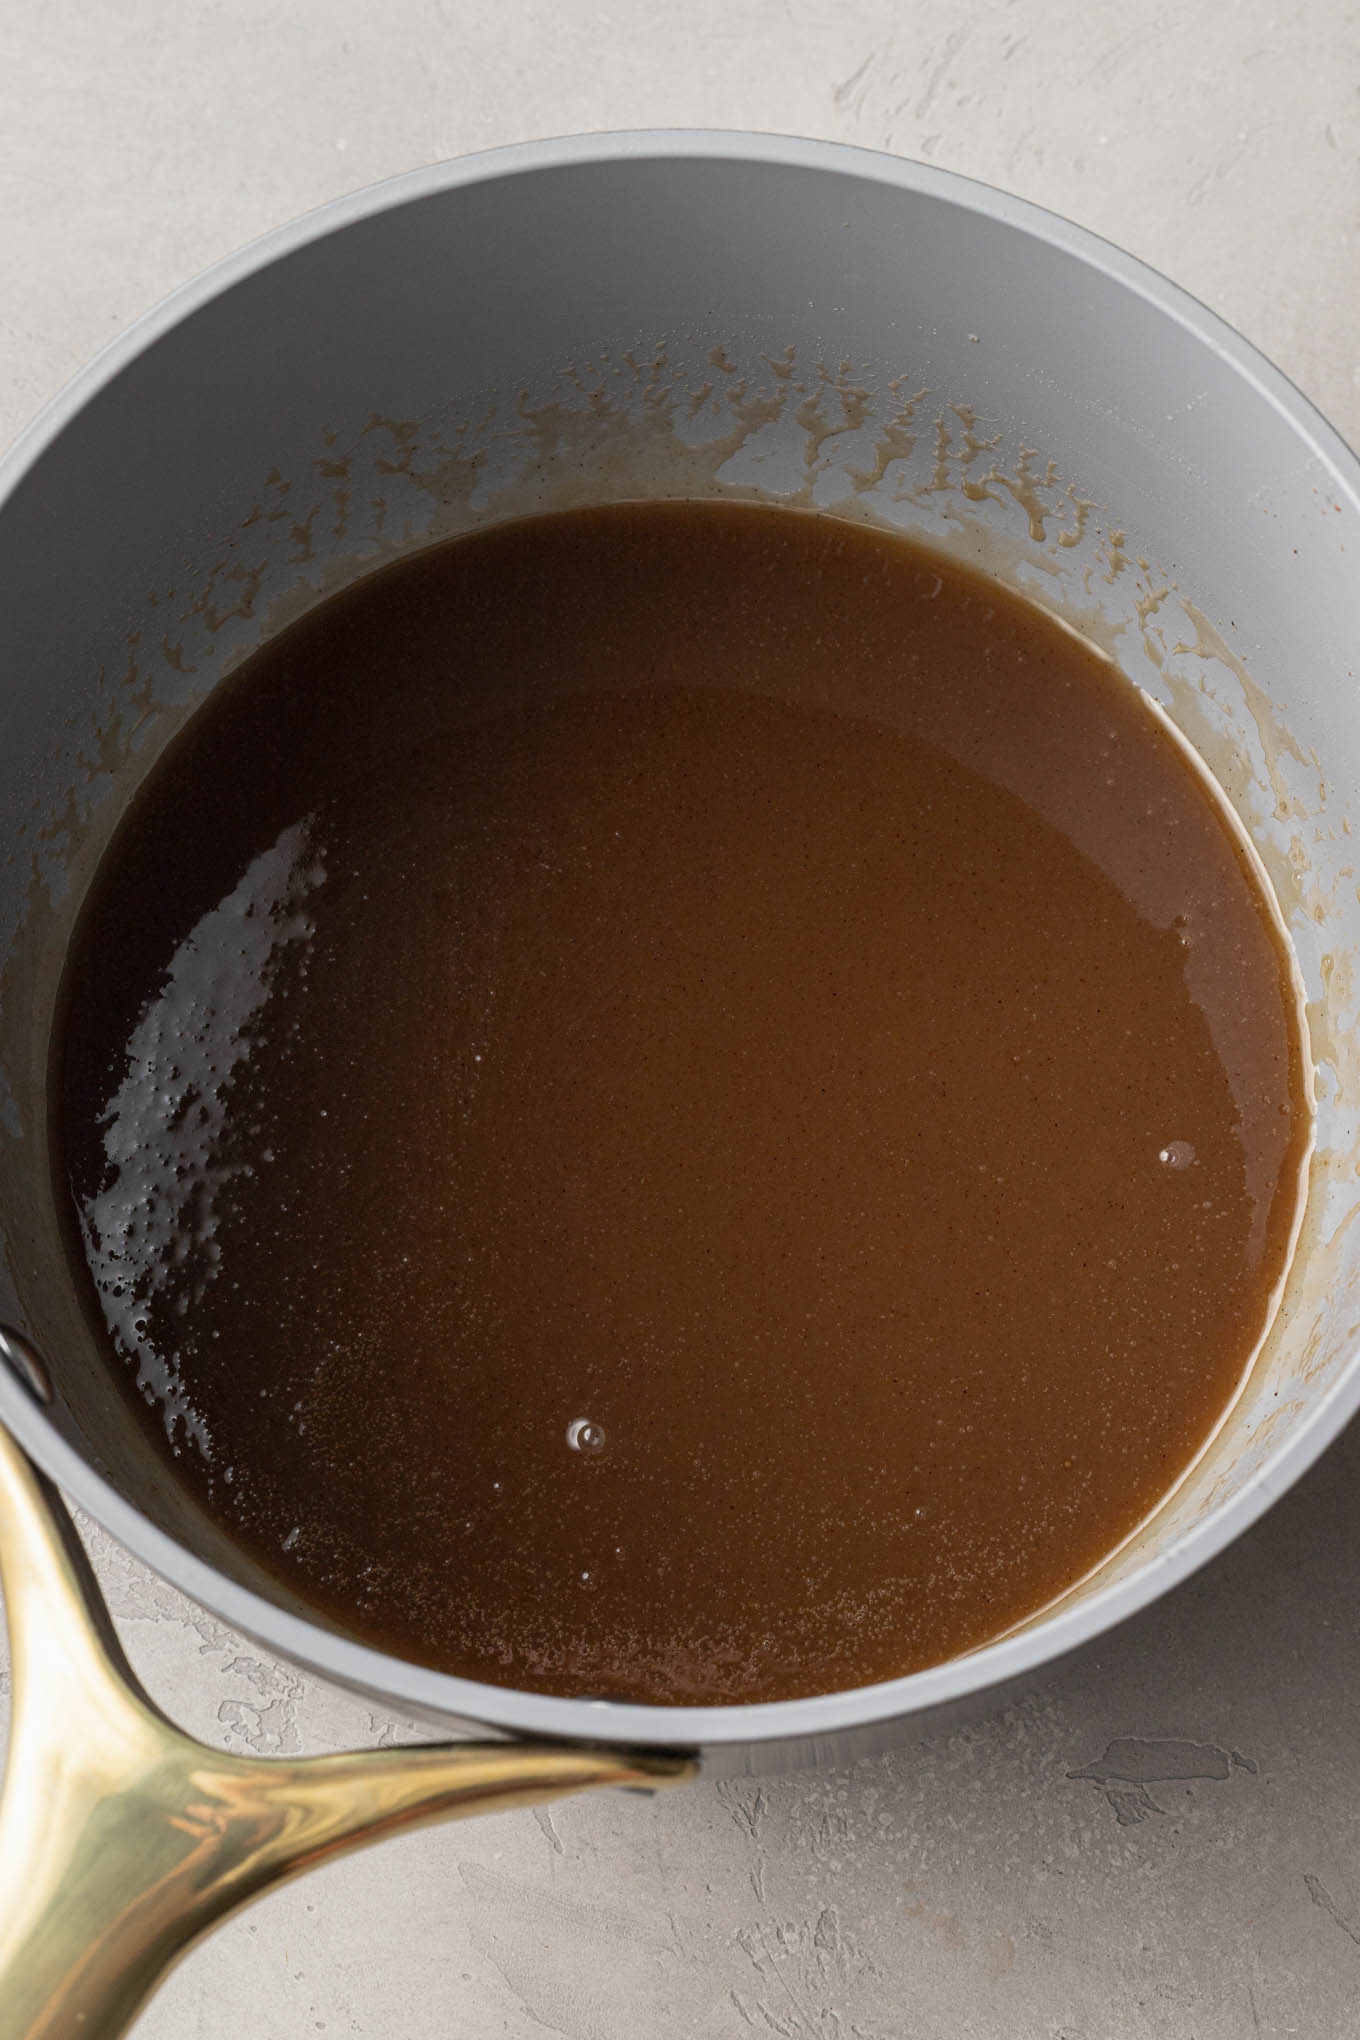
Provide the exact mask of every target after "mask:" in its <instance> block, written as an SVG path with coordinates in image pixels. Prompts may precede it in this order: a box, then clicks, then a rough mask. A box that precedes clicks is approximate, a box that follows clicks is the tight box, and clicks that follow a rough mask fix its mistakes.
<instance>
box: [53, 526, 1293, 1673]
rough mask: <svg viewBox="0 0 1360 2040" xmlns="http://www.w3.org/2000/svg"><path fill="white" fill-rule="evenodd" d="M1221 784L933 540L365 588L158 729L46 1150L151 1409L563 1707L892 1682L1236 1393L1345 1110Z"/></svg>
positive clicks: (1136, 1517)
mask: <svg viewBox="0 0 1360 2040" xmlns="http://www.w3.org/2000/svg"><path fill="white" fill-rule="evenodd" d="M1305 1072H1306V1048H1305V1043H1304V1040H1303V1035H1302V1028H1301V1022H1300V1018H1299V1012H1298V1005H1297V999H1296V995H1295V989H1294V984H1293V980H1292V977H1291V966H1290V961H1289V958H1288V955H1287V953H1286V951H1285V948H1284V946H1283V943H1282V940H1281V936H1280V933H1279V930H1278V925H1277V921H1276V919H1275V917H1274V915H1273V912H1272V907H1271V903H1270V901H1269V900H1268V898H1267V896H1266V894H1265V892H1264V890H1263V882H1262V879H1261V876H1260V874H1259V872H1258V870H1257V869H1256V868H1255V867H1254V866H1253V863H1252V860H1251V858H1250V857H1249V856H1248V855H1247V854H1246V852H1245V851H1244V848H1243V846H1242V844H1241V843H1240V841H1239V839H1238V836H1237V833H1236V832H1235V829H1234V827H1233V825H1232V824H1231V822H1230V821H1229V819H1228V818H1227V816H1226V814H1225V811H1224V809H1223V807H1222V805H1221V804H1220V801H1219V799H1218V797H1217V795H1216V793H1215V792H1214V791H1213V789H1212V788H1211V787H1210V785H1209V784H1208V783H1207V782H1206V779H1205V778H1204V776H1203V775H1201V774H1200V773H1199V772H1197V771H1196V769H1195V768H1194V766H1193V765H1192V764H1191V763H1190V762H1189V761H1187V759H1186V758H1185V756H1184V755H1183V754H1182V751H1181V748H1180V746H1179V745H1178V743H1177V742H1176V740H1175V739H1174V738H1173V737H1172V736H1171V735H1169V734H1168V732H1167V731H1166V730H1165V729H1164V728H1163V727H1162V725H1161V724H1160V723H1159V722H1158V720H1157V719H1156V718H1155V717H1154V716H1153V715H1152V714H1151V713H1150V712H1149V710H1148V708H1147V706H1146V704H1145V703H1144V701H1143V700H1142V698H1141V697H1140V696H1139V695H1138V694H1137V693H1136V692H1135V691H1134V690H1133V689H1132V688H1130V687H1129V686H1128V685H1127V684H1126V683H1125V682H1124V681H1122V679H1121V678H1120V677H1119V676H1118V675H1117V674H1115V673H1114V672H1113V671H1112V670H1111V669H1110V668H1109V667H1108V666H1107V665H1106V664H1105V662H1104V661H1103V660H1102V659H1101V658H1100V657H1099V656H1098V655H1097V654H1096V653H1094V652H1093V651H1092V650H1091V649H1090V648H1089V647H1088V646H1087V645H1086V644H1084V643H1083V642H1082V641H1081V640H1080V639H1079V638H1077V637H1075V636H1074V635H1073V634H1072V633H1071V632H1070V631H1067V630H1064V629H1063V628H1062V627H1060V626H1059V625H1058V624H1057V623H1056V622H1055V621H1054V620H1053V619H1052V618H1050V617H1047V616H1045V615H1044V614H1043V613H1042V612H1041V611H1039V610H1037V609H1035V608H1033V607H1031V606H1029V605H1028V604H1026V603H1024V602H1023V601H1021V600H1020V599H1018V598H1017V597H1015V596H1014V595H1012V594H1009V593H1008V592H1006V591H1005V590H1003V589H1001V588H1000V587H998V586H997V585H996V584H994V583H992V582H990V581H988V580H985V579H984V578H982V577H981V576H978V575H976V574H974V573H972V572H971V571H969V570H967V569H965V568H962V567H960V566H958V565H955V564H951V563H948V562H946V561H944V560H942V559H941V558H939V557H938V556H936V555H935V554H932V553H929V552H927V551H924V550H921V549H917V548H914V547H912V546H911V545H909V544H907V543H906V542H904V541H903V540H902V539H900V538H897V537H891V536H887V535H884V534H879V533H876V532H874V531H872V530H869V529H866V528H863V527H861V526H850V525H846V524H842V523H838V522H835V521H832V520H830V519H825V518H819V517H814V516H808V515H804V514H797V513H793V512H789V511H781V510H774V509H770V510H766V509H760V508H756V507H753V506H750V505H734V504H733V505H716V504H711V503H705V504H674V503H672V504H664V505H663V504H656V505H629V506H616V507H613V508H608V509H597V510H590V511H574V512H571V513H567V514H563V515H560V516H556V517H550V518H541V519H537V520H532V521H526V522H523V523H519V524H515V525H509V526H504V527H501V528H499V529H495V530H492V531H487V532H483V533H480V534H478V535H476V536H474V537H469V538H464V539H460V540H458V541H455V542H454V543H452V544H449V545H446V546H443V547H441V548H438V549H437V550H435V551H433V552H430V553H426V554H423V555H421V556H419V557H417V558H414V559H411V560H408V561H406V562H404V563H402V564H400V565H398V566H395V567H391V568H388V569H387V570H385V571H384V572H382V573H380V574H377V575H375V576H374V577H373V578H372V579H371V580H369V581H367V582H364V583H362V584H361V585H359V586H358V587H356V588H353V589H351V590H350V591H348V592H347V593H346V594H344V595H342V596H340V597H337V598H335V599H333V600H331V601H329V602H327V603H326V604H324V605H323V606H322V607H321V608H320V609H319V610H317V611H316V612H315V613H314V614H312V615H311V616H309V617H307V618H306V619H304V620H303V621H302V622H300V623H298V624H296V625H294V626H293V627H292V628H291V629H290V630H288V631H287V632H285V633H284V634H283V635H281V636H280V637H278V638H277V639H275V640H274V641H272V642H271V643H269V644H268V645H266V646H265V647H264V648H263V649H262V650H261V651H260V652H259V653H258V654H256V656H255V657H254V658H253V659H252V660H251V661H250V662H249V664H248V665H247V666H246V667H245V668H243V669H242V670H241V671H240V672H239V673H238V674H237V675H236V676H234V677H233V679H232V680H231V681H230V682H229V683H227V684H226V685H225V686H224V687H223V688H221V689H220V690H219V692H218V693H217V694H216V695H215V696H214V697H213V698H212V700H211V701H210V702H209V703H208V704H207V705H206V707H205V708H204V709H203V710H202V711H200V713H199V714H198V715H197V716H196V717H195V719H194V720H193V721H192V723H191V724H190V725H189V727H188V728H187V730H186V731H185V732H184V733H183V734H182V735H181V736H180V737H179V738H178V739H177V740H176V741H175V743H174V744H173V745H172V746H171V748H170V750H169V752H168V753H167V755H166V757H165V758H164V760H163V761H162V762H161V764H160V765H159V766H158V767H157V769H156V770H155V772H154V773H153V774H152V776H151V778H150V780H149V781H148V783H147V785H146V786H145V788H144V789H143V791H142V792H141V794H140V795H139V796H138V799H137V801H136V802H135V804H134V806H133V808H132V810H131V812H130V813H129V815H128V817H127V819H126V820H125V822H124V824H123V825H122V828H121V830H120V833H119V834H118V836H117V837H116V839H115V841H114V843H113V846H112V848H111V850H110V852H109V853H108V856H107V858H106V860H105V863H104V865H103V867H102V868H101V871H100V873H99V875H98V877H97V879H96V881H95V884H94V887H93V890H92V893H91V896H90V899H89V901H88V903H87V906H86V909H85V911H84V914H83V918H82V920H81V923H80V925H79V928H78V930H77V934H76V938H75V941H74V944H73V948H72V952H71V957H70V960H69V964H68V970H67V980H66V994H65V1007H64V1016H63V1023H62V1028H61V1031H60V1035H59V1039H58V1042H57V1046H56V1050H55V1063H54V1079H55V1080H54V1084H53V1098H54V1106H53V1153H54V1162H55V1166H56V1167H57V1169H58V1171H59V1172H60V1178H61V1181H62V1184H63V1190H64V1194H65V1195H66V1197H67V1201H68V1204H69V1210H70V1217H71V1241H72V1258H73V1261H74V1262H75V1263H76V1264H77V1267H78V1272H79V1274H80V1278H81V1280H82V1281H83V1283H84V1284H85V1287H86V1290H87V1294H88V1303H89V1309H90V1313H91V1317H92V1321H93V1322H94V1324H95V1325H96V1326H97V1328H98V1332H99V1336H100V1338H101V1339H102V1341H103V1343H104V1345H105V1347H106V1350H107V1352H108V1355H109V1364H110V1366H111V1367H112V1368H113V1369H114V1370H115V1372H116V1374H117V1376H118V1378H119V1379H120V1381H122V1382H123V1383H124V1384H125V1386H126V1389H127V1392H128V1394H129V1396H130V1397H132V1398H134V1399H135V1400H136V1402H137V1405H138V1407H139V1409H140V1410H141V1413H142V1416H143V1419H144V1422H145V1427H146V1430H147V1434H148V1436H149V1437H151V1438H153V1439H154V1440H156V1441H157V1443H158V1445H159V1447H160V1448H161V1449H162V1450H163V1451H164V1452H166V1453H167V1455H173V1458H174V1463H175V1465H176V1466H177V1468H178V1470H179V1473H180V1475H181V1477H182V1479H183V1480H184V1481H185V1482H186V1483H187V1484H188V1485H189V1487H190V1488H191V1489H192V1491H193V1492H194V1493H195V1494H196V1495H197V1496H198V1497H199V1498H200V1500H201V1501H202V1503H203V1504H204V1506H205V1507H206V1508H207V1509H209V1510H210V1511H211V1512H212V1513H213V1514H214V1515H215V1516H216V1517H218V1518H219V1519H220V1520H221V1521H222V1523H223V1524H224V1525H225V1526H226V1527H227V1528H228V1529H229V1530H230V1532H231V1533H232V1534H233V1535H234V1536H235V1537H236V1538H237V1539H238V1540H240V1541H241V1542H242V1543H243V1544H244V1545H246V1546H248V1547H249V1548H250V1549H251V1551H252V1552H253V1553H254V1554H255V1556H256V1557H257V1558H258V1559H260V1560H261V1561H262V1562H263V1563H264V1564H265V1565H267V1566H268V1567H269V1568H270V1569H271V1570H272V1571H273V1572H274V1573H275V1574H276V1575H277V1576H279V1577H280V1578H281V1579H285V1580H286V1581H287V1584H288V1586H289V1587H290V1589H291V1590H292V1591H293V1592H294V1593H295V1594H297V1595H299V1596H300V1597H301V1598H302V1599H303V1600H304V1601H306V1602H309V1603H310V1604H311V1605H313V1606H314V1607H316V1608H317V1609H318V1610H319V1611H321V1612H322V1613H324V1614H326V1615H327V1616H329V1617H330V1618H331V1619H332V1620H335V1621H339V1622H340V1623H342V1624H344V1625H345V1626H346V1627H348V1628H349V1629H351V1630H352V1631H354V1632H355V1633H356V1634H358V1635H360V1636H361V1637H363V1638H364V1639H365V1640H367V1641H369V1642H372V1643H375V1644H378V1645H381V1646H383V1647H385V1648H388V1649H391V1650H393V1651H395V1652H397V1653H398V1654H400V1655H403V1656H407V1657H410V1658H414V1659H417V1660H420V1661H422V1662H425V1663H428V1664H431V1665H435V1666H439V1667H441V1668H443V1669H446V1670H450V1671H455V1672H459V1673H462V1674H465V1675H467V1676H470V1677H473V1678H478V1679H485V1680H489V1681H492V1682H497V1683H503V1684H514V1685H519V1686H524V1687H530V1688H534V1689H537V1690H540V1691H544V1692H554V1693H571V1694H582V1693H585V1694H595V1695H606V1696H613V1697H620V1698H628V1699H632V1700H650V1701H657V1702H680V1703H684V1702H694V1703H700V1702H724V1701H753V1700H770V1699H781V1698H788V1697H792V1696H794V1695H797V1694H806V1693H817V1692H826V1691H830V1690H834V1689H837V1688H842V1687H847V1686H852V1685H858V1684H862V1683H865V1682H868V1681H873V1680H877V1679H884V1678H890V1677H893V1676H895V1675H897V1674H899V1673H903V1672H906V1671H910V1670H913V1669H916V1668H918V1667H920V1666H924V1665H928V1664H931V1663H934V1662H937V1661H938V1660H940V1659H943V1658H946V1657H948V1656H951V1655H953V1654H955V1653H957V1652H960V1651H965V1650H968V1649H971V1648H974V1647H975V1646H977V1645H979V1644H980V1643H983V1642H985V1641H986V1640H987V1639H988V1638H989V1637H992V1636H995V1635H997V1634H998V1633H1000V1632H1002V1631H1003V1630H1005V1629H1006V1628H1008V1627H1010V1626H1012V1625H1013V1624H1014V1623H1016V1622H1017V1621H1020V1620H1023V1619H1024V1618H1025V1617H1026V1616H1027V1615H1029V1614H1031V1613H1032V1612H1033V1611H1034V1610H1036V1609H1037V1608H1039V1607H1041V1606H1043V1605H1044V1604H1045V1603H1047V1602H1048V1601H1049V1600H1051V1599H1052V1598H1053V1597H1054V1596H1055V1595H1057V1594H1059V1593H1061V1592H1062V1591H1063V1590H1064V1589H1065V1588H1067V1587H1068V1586H1070V1585H1071V1584H1072V1582H1073V1581H1075V1580H1076V1579H1078V1578H1080V1577H1081V1576H1082V1575H1083V1574H1085V1573H1086V1572H1088V1571H1089V1570H1090V1569H1091V1567H1092V1566H1094V1565H1096V1564H1098V1563H1099V1561H1100V1560H1101V1559H1102V1558H1103V1557H1104V1556H1105V1555H1106V1554H1108V1553H1109V1552H1110V1551H1111V1550H1112V1549H1113V1548H1114V1547H1116V1546H1117V1545H1118V1544H1119V1543H1120V1542H1121V1541H1122V1540H1123V1539H1124V1538H1125V1537H1126V1536H1128V1535H1129V1534H1130V1532H1131V1531H1132V1530H1133V1529H1134V1528H1135V1527H1136V1526H1137V1524H1138V1523H1139V1522H1141V1521H1142V1520H1143V1519H1144V1518H1145V1517H1146V1516H1147V1514H1148V1512H1149V1511H1150V1510H1152V1509H1153V1508H1155V1506H1156V1505H1157V1503H1158V1501H1159V1500H1160V1499H1161V1498H1162V1497H1164V1496H1165V1494H1166V1493H1167V1492H1168V1491H1169V1490H1170V1489H1171V1488H1172V1487H1173V1486H1174V1484H1175V1482H1176V1481H1177V1479H1178V1478H1179V1476H1180V1475H1181V1474H1182V1473H1183V1471H1184V1470H1185V1468H1186V1467H1187V1466H1188V1465H1189V1464H1190V1463H1191V1462H1192V1461H1193V1459H1194V1458H1195V1456H1196V1455H1197V1453H1198V1452H1199V1450H1200V1449H1201V1447H1202V1445H1203V1443H1204V1441H1205V1439H1206V1438H1207V1437H1208V1436H1209V1435H1210V1434H1211V1432H1212V1431H1213V1429H1214V1428H1215V1427H1216V1425H1217V1424H1218V1422H1219V1421H1220V1419H1221V1417H1222V1415H1223V1412H1224V1410H1225V1408H1226V1407H1227V1406H1228V1404H1229V1403H1230V1401H1231V1399H1232V1397H1233V1396H1234V1394H1235V1392H1236V1390H1237V1389H1238V1387H1239V1385H1240V1382H1241V1379H1242V1376H1243V1371H1244V1368H1245V1367H1246V1366H1247V1364H1248V1363H1249V1361H1250V1358H1251V1355H1252V1354H1253V1352H1254V1351H1255V1349H1256V1347H1257V1345H1258V1344H1259V1341H1260V1338H1261V1336H1262V1333H1263V1331H1264V1328H1265V1325H1266V1323H1267V1320H1268V1317H1269V1315H1270V1311H1271V1309H1272V1307H1273V1302H1274V1298H1275V1296H1276V1294H1277V1292H1278V1287H1279V1284H1280V1281H1281V1278H1282V1275H1283V1272H1284V1268H1285V1264H1286V1261H1287V1256H1288V1252H1289V1248H1290V1243H1291V1239H1292V1235H1293V1229H1294V1225H1295V1221H1296V1218H1297V1213H1298V1207H1299V1201H1300V1195H1301V1169H1302V1162H1303V1159H1304V1156H1305V1154H1306V1151H1307V1144H1308V1138H1309V1131H1310V1115H1309V1105H1308V1090H1307V1084H1306V1074H1305Z"/></svg>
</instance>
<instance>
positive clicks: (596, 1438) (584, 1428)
mask: <svg viewBox="0 0 1360 2040" xmlns="http://www.w3.org/2000/svg"><path fill="white" fill-rule="evenodd" d="M567 1443H568V1445H570V1447H571V1449H572V1451H573V1452H603V1450H604V1425H603V1424H596V1423H593V1422H592V1421H591V1419H590V1418H589V1417H574V1418H573V1419H572V1421H571V1423H569V1424H568V1425H567Z"/></svg>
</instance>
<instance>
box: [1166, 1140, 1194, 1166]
mask: <svg viewBox="0 0 1360 2040" xmlns="http://www.w3.org/2000/svg"><path fill="white" fill-rule="evenodd" d="M1157 1159H1158V1161H1159V1162H1161V1163H1162V1165H1163V1166H1164V1167H1165V1168H1168V1169H1188V1168H1189V1167H1190V1164H1191V1163H1192V1162H1193V1161H1194V1159H1195V1150H1194V1149H1193V1148H1192V1147H1191V1145H1190V1143H1189V1141H1188V1140H1169V1141H1168V1142H1167V1144H1166V1146H1165V1147H1164V1148H1160V1149H1159V1150H1158V1153H1157Z"/></svg>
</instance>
